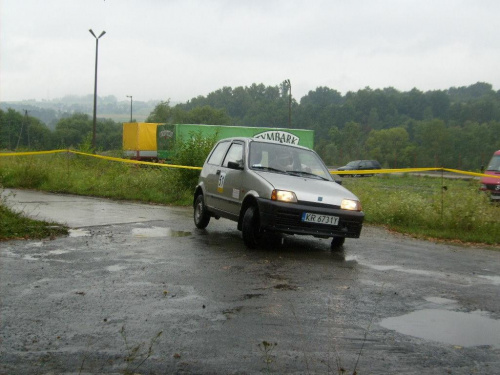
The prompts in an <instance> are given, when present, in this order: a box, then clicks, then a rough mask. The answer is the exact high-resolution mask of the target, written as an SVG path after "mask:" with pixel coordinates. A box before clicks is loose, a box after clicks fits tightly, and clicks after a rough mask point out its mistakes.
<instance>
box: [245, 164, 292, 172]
mask: <svg viewBox="0 0 500 375" xmlns="http://www.w3.org/2000/svg"><path fill="white" fill-rule="evenodd" d="M252 168H253V169H261V170H264V171H271V172H278V173H286V172H285V171H282V170H281V169H276V168H272V167H264V166H262V165H252Z"/></svg>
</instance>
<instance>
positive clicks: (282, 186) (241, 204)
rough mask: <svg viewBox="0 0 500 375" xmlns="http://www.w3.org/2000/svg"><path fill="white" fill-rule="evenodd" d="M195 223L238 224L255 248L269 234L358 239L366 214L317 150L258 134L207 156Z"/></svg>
mask: <svg viewBox="0 0 500 375" xmlns="http://www.w3.org/2000/svg"><path fill="white" fill-rule="evenodd" d="M193 207H194V223H195V225H196V227H198V228H200V229H204V228H206V226H207V225H208V223H209V222H210V218H211V217H214V218H216V219H219V218H220V217H224V218H227V219H230V220H233V221H236V222H237V223H238V229H239V230H241V231H242V235H243V241H244V242H245V244H246V245H247V246H248V247H250V248H254V247H256V246H258V245H259V243H260V242H261V239H262V237H263V235H264V234H266V233H271V234H273V233H276V234H302V235H312V236H316V237H320V238H330V237H333V240H332V243H331V248H332V249H337V248H340V247H341V246H342V245H343V244H344V240H345V238H346V237H350V238H358V237H359V235H360V232H361V227H362V225H363V219H364V213H363V211H362V210H361V203H360V202H359V199H358V198H357V197H356V196H355V195H354V194H353V193H351V192H350V191H349V190H347V189H346V188H344V187H343V186H341V185H340V184H338V183H337V182H335V180H334V179H333V178H332V176H331V174H330V172H329V171H328V169H327V168H326V166H325V164H324V163H323V161H322V160H321V158H320V157H319V156H318V154H316V152H314V151H312V150H310V149H308V148H305V147H301V146H295V145H290V144H282V143H278V142H271V141H264V140H261V139H256V138H228V139H223V140H221V141H219V142H218V143H217V144H216V145H215V146H214V148H213V149H212V151H211V152H210V154H209V155H208V157H207V160H206V161H205V164H204V165H203V169H202V171H201V174H200V178H199V182H198V185H197V187H196V190H195V193H194V201H193Z"/></svg>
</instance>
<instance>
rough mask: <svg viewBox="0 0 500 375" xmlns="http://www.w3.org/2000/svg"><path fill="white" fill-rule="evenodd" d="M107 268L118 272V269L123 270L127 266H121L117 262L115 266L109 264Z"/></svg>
mask: <svg viewBox="0 0 500 375" xmlns="http://www.w3.org/2000/svg"><path fill="white" fill-rule="evenodd" d="M106 269H107V270H108V271H109V272H118V271H122V270H126V269H127V267H126V266H120V265H118V264H115V265H114V266H109V267H106Z"/></svg>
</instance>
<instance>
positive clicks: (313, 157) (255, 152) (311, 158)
mask: <svg viewBox="0 0 500 375" xmlns="http://www.w3.org/2000/svg"><path fill="white" fill-rule="evenodd" d="M249 167H250V168H251V169H256V170H265V171H268V172H274V173H283V174H289V175H292V176H300V177H304V176H306V177H313V178H318V179H323V180H328V181H332V177H331V175H330V172H329V171H328V169H327V168H326V167H325V165H324V163H323V161H322V160H321V159H320V158H319V156H318V155H317V154H316V153H315V152H313V151H311V150H308V149H304V148H298V147H293V146H289V145H285V144H281V143H267V142H265V143H264V142H256V141H254V142H251V143H250V153H249Z"/></svg>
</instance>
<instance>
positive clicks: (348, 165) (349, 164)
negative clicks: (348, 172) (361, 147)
mask: <svg viewBox="0 0 500 375" xmlns="http://www.w3.org/2000/svg"><path fill="white" fill-rule="evenodd" d="M358 164H359V160H356V161H350V162H349V163H347V165H346V167H357V166H358Z"/></svg>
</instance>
